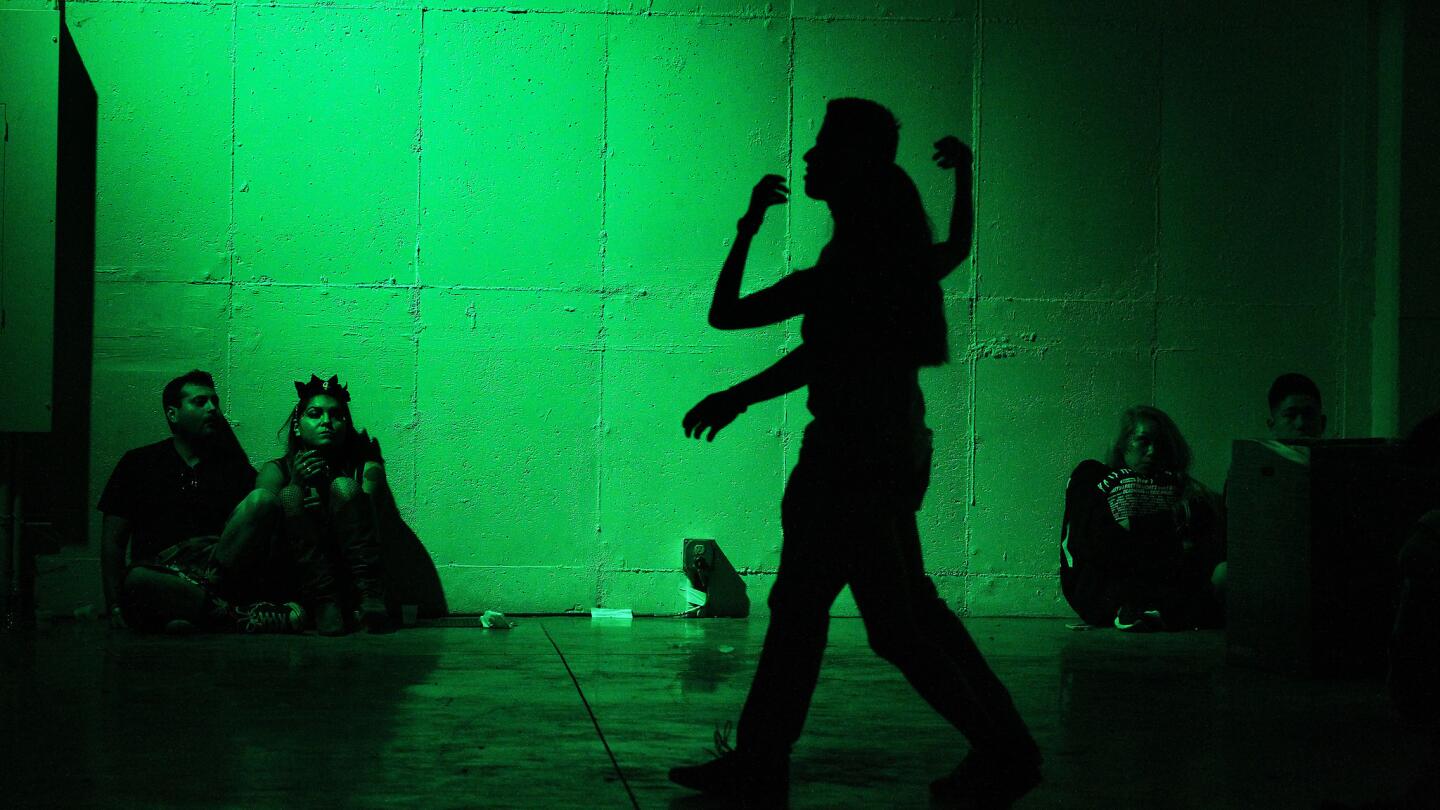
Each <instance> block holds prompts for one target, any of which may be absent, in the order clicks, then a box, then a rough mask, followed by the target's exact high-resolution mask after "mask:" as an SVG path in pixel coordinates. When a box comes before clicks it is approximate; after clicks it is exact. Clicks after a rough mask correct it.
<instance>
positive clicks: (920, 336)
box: [804, 98, 950, 365]
mask: <svg viewBox="0 0 1440 810" xmlns="http://www.w3.org/2000/svg"><path fill="white" fill-rule="evenodd" d="M899 142H900V124H899V122H897V121H896V120H895V116H894V115H893V114H891V112H890V111H889V110H888V109H886V108H885V107H883V106H881V105H879V104H876V103H875V102H873V101H868V100H866V99H859V98H837V99H833V100H832V101H830V103H829V104H828V105H826V107H825V120H824V122H823V123H821V125H820V132H819V133H818V134H817V135H816V136H815V146H813V147H812V148H811V149H810V150H809V151H807V152H806V153H805V165H806V173H805V178H804V180H805V194H806V195H807V196H809V197H811V198H812V199H816V200H822V201H824V202H825V203H826V204H828V205H829V207H830V212H831V215H832V216H833V217H834V218H835V239H834V241H832V242H831V245H830V246H829V247H827V249H826V251H825V252H823V253H822V254H821V263H822V264H825V263H827V262H830V261H833V260H836V259H844V260H846V261H848V262H849V263H850V265H851V266H852V267H854V268H858V269H860V270H861V271H862V272H863V273H866V274H873V275H870V276H869V278H870V279H871V280H872V281H881V282H882V283H883V284H884V285H889V286H890V287H891V289H892V290H896V289H901V288H903V289H904V290H905V292H904V294H902V295H896V296H893V297H891V298H890V299H889V300H892V301H896V302H903V303H902V309H903V310H904V311H903V313H900V314H899V316H898V318H897V331H898V332H900V333H903V334H901V335H900V337H901V338H902V340H903V341H904V342H906V343H908V344H909V347H908V348H909V353H910V354H911V355H912V359H913V360H914V362H916V363H917V364H919V365H939V364H941V363H944V362H946V361H947V360H948V359H949V356H950V350H949V344H948V338H947V329H946V326H945V313H944V302H943V297H942V295H941V292H940V285H939V283H938V277H937V276H936V274H935V272H934V268H933V265H932V258H931V252H932V251H931V248H932V244H933V239H932V233H931V228H930V220H929V218H928V217H927V216H926V215H925V204H924V201H923V200H922V199H921V197H920V190H919V189H918V188H916V187H915V182H914V181H913V180H911V179H910V175H909V174H907V173H906V172H905V170H904V169H902V168H900V167H899V166H897V165H896V164H895V153H896V150H897V148H898V146H899Z"/></svg>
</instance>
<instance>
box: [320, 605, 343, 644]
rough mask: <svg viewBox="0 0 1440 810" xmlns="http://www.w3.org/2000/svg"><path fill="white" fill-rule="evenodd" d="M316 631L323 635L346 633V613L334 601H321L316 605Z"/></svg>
mask: <svg viewBox="0 0 1440 810" xmlns="http://www.w3.org/2000/svg"><path fill="white" fill-rule="evenodd" d="M315 632H317V633H319V634H320V635H322V636H343V635H345V614H343V613H341V612H340V606H339V605H337V604H335V603H334V602H320V603H318V604H316V605H315Z"/></svg>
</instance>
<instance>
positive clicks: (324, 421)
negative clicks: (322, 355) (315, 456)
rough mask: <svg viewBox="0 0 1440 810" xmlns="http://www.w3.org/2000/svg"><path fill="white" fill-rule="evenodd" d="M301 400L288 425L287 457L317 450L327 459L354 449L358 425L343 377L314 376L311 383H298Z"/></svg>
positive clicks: (291, 413)
mask: <svg viewBox="0 0 1440 810" xmlns="http://www.w3.org/2000/svg"><path fill="white" fill-rule="evenodd" d="M295 392H296V394H298V395H299V400H298V401H297V402H296V403H295V407H294V409H292V410H291V411H290V418H289V420H287V421H286V423H285V428H283V429H284V430H285V431H286V434H287V435H286V438H285V443H286V455H289V456H294V455H295V454H296V453H298V452H300V451H301V450H316V451H319V452H321V453H324V454H325V455H327V456H335V455H340V454H342V453H344V452H346V451H347V450H349V449H352V448H353V447H354V444H355V443H354V441H353V439H354V436H355V423H354V420H352V419H351V418H350V391H349V387H348V386H343V385H341V384H340V379H339V377H335V376H332V377H331V378H330V379H328V380H321V379H320V378H319V377H316V376H315V375H313V374H312V375H310V381H309V382H299V381H297V382H296V383H295Z"/></svg>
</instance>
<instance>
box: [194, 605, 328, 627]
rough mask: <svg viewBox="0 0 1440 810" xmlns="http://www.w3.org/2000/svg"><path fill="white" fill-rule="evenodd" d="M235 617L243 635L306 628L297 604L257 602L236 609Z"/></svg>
mask: <svg viewBox="0 0 1440 810" xmlns="http://www.w3.org/2000/svg"><path fill="white" fill-rule="evenodd" d="M235 615H236V624H237V626H238V627H239V629H240V632H242V633H298V632H300V631H301V630H302V629H303V628H304V627H305V609H304V608H302V607H300V605H299V604H297V603H295V602H286V603H285V604H283V605H277V604H275V603H274V602H256V603H255V604H253V605H249V606H248V607H239V608H236V609H235ZM166 631H167V632H168V631H169V627H168V626H167V627H166Z"/></svg>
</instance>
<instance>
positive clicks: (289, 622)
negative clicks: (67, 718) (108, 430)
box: [98, 370, 304, 632]
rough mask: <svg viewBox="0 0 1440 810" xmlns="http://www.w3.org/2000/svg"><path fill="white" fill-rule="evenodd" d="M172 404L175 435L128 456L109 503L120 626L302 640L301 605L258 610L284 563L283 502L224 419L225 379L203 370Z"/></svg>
mask: <svg viewBox="0 0 1440 810" xmlns="http://www.w3.org/2000/svg"><path fill="white" fill-rule="evenodd" d="M161 404H162V405H163V406H164V411H165V420H166V422H167V424H168V425H169V427H170V437H169V438H167V439H163V440H161V441H158V442H155V443H154V444H148V445H145V446H144V447H138V448H135V449H133V450H130V451H129V452H127V453H125V455H124V456H123V457H122V458H121V459H120V462H119V463H118V464H117V465H116V466H115V469H114V471H113V472H112V473H111V474H110V479H109V481H108V482H107V483H106V485H105V490H104V492H103V493H102V494H101V496H100V502H99V505H98V508H99V510H100V512H101V513H102V514H103V515H104V519H103V521H102V524H101V540H100V573H101V582H102V585H103V588H104V593H105V606H106V610H107V612H108V613H109V615H110V617H111V621H112V622H113V623H114V624H116V625H117V626H118V625H123V624H129V625H130V626H131V627H133V628H135V629H137V630H152V631H153V630H165V631H168V632H186V631H190V630H195V629H218V630H227V629H229V630H233V629H238V630H243V631H246V632H298V631H299V630H300V627H301V623H302V622H303V621H304V612H303V610H302V609H301V608H300V606H299V605H298V604H295V603H293V602H292V603H288V604H277V603H274V602H267V601H253V600H254V597H255V596H256V594H257V593H259V592H261V591H262V589H263V587H264V586H263V578H264V575H265V571H266V569H267V567H268V565H269V563H270V561H271V558H270V555H271V554H273V553H274V549H273V547H272V546H271V544H270V538H271V537H272V533H273V529H274V524H275V518H276V517H277V516H278V515H279V511H280V509H279V500H278V499H277V498H275V497H274V496H273V495H272V494H270V493H265V492H252V491H251V490H252V485H253V483H254V481H255V468H253V467H251V466H250V460H249V458H248V457H247V456H246V455H245V451H244V450H243V449H242V448H241V447H240V443H239V442H238V441H237V440H236V438H235V434H234V432H233V431H232V430H231V429H230V424H229V422H227V421H226V419H225V416H224V414H223V413H222V412H221V410H220V398H219V396H218V395H217V394H216V393H215V380H214V378H212V377H211V375H210V374H208V373H207V372H204V371H199V370H196V371H190V372H188V373H186V374H183V375H181V376H179V377H176V378H175V379H173V380H171V381H170V382H169V383H168V384H166V386H165V388H164V391H163V392H162V394H161ZM127 552H128V559H127Z"/></svg>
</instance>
